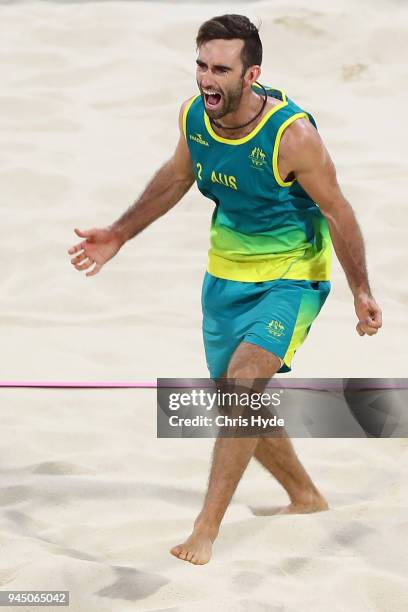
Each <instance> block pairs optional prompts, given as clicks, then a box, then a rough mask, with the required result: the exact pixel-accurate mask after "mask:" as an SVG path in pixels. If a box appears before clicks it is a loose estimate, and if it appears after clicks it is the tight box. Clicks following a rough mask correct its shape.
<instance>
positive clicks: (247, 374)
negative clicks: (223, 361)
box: [227, 364, 259, 386]
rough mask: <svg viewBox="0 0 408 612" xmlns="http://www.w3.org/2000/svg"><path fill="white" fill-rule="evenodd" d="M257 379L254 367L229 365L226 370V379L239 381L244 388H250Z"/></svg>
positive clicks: (257, 374)
mask: <svg viewBox="0 0 408 612" xmlns="http://www.w3.org/2000/svg"><path fill="white" fill-rule="evenodd" d="M257 378H259V372H258V368H257V367H256V365H251V364H246V365H242V364H241V365H236V366H235V365H233V364H231V365H230V366H229V367H228V370H227V379H233V380H234V381H237V382H238V381H240V384H242V385H244V386H252V385H253V383H254V381H255V380H256V379H257Z"/></svg>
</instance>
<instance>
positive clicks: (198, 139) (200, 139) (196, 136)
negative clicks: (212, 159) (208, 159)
mask: <svg viewBox="0 0 408 612" xmlns="http://www.w3.org/2000/svg"><path fill="white" fill-rule="evenodd" d="M190 140H194V142H198V144H200V145H204V146H205V147H209V146H210V145H209V144H208V142H207V141H206V140H204V138H203V137H202V135H201V134H199V133H198V132H196V133H195V134H190Z"/></svg>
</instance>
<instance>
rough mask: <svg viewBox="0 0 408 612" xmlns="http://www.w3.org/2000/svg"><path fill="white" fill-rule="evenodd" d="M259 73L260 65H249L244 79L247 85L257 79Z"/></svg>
mask: <svg viewBox="0 0 408 612" xmlns="http://www.w3.org/2000/svg"><path fill="white" fill-rule="evenodd" d="M260 75H261V67H260V66H250V67H249V68H248V70H247V71H246V73H245V76H244V79H245V81H246V82H247V84H248V85H249V86H251V85H252V84H253V83H254V82H255V81H258V79H259V77H260Z"/></svg>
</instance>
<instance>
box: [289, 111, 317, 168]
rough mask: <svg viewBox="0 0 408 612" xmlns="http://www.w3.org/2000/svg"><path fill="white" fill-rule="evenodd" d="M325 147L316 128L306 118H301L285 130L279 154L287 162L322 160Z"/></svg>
mask: <svg viewBox="0 0 408 612" xmlns="http://www.w3.org/2000/svg"><path fill="white" fill-rule="evenodd" d="M324 152H325V147H324V144H323V141H322V139H321V137H320V135H319V132H318V131H317V129H316V128H315V126H314V125H313V124H312V123H311V121H309V119H307V118H306V117H299V118H298V119H295V120H294V121H293V122H291V123H290V124H289V125H288V126H287V127H286V129H285V130H284V132H283V134H282V137H281V141H280V146H279V153H280V155H281V156H282V157H284V158H285V159H287V160H290V161H292V162H293V161H295V160H301V159H305V158H309V159H310V161H312V160H314V161H315V160H316V159H318V158H321V157H322V155H324Z"/></svg>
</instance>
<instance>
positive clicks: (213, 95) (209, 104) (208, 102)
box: [203, 90, 221, 109]
mask: <svg viewBox="0 0 408 612" xmlns="http://www.w3.org/2000/svg"><path fill="white" fill-rule="evenodd" d="M203 94H204V102H205V106H206V108H209V109H215V108H217V106H219V104H220V102H221V94H219V93H217V92H216V91H210V90H207V91H205V90H203Z"/></svg>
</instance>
